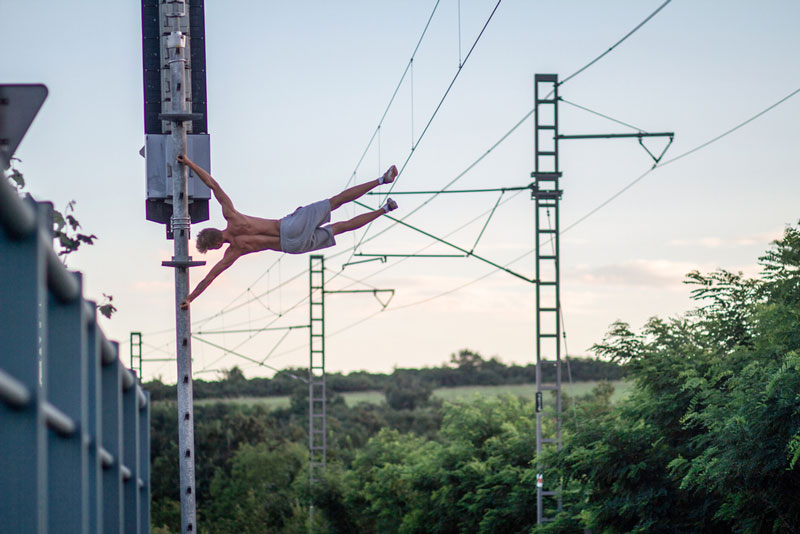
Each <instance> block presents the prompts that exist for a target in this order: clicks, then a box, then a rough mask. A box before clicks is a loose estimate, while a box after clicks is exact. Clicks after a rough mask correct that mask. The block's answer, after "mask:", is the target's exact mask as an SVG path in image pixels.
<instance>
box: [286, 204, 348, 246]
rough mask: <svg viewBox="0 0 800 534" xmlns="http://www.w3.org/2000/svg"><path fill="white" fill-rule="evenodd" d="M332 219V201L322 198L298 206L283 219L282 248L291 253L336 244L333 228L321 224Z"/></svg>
mask: <svg viewBox="0 0 800 534" xmlns="http://www.w3.org/2000/svg"><path fill="white" fill-rule="evenodd" d="M330 221H331V203H330V202H329V201H328V200H320V201H319V202H314V203H313V204H309V205H308V206H303V207H302V208H297V209H296V210H295V211H294V213H292V214H291V215H287V216H286V217H284V218H283V219H281V250H283V251H284V252H288V253H289V254H302V253H303V252H310V251H312V250H319V249H321V248H327V247H332V246H333V245H335V244H336V240H335V239H334V238H333V229H332V228H331V227H330V226H320V225H321V224H324V223H327V222H330Z"/></svg>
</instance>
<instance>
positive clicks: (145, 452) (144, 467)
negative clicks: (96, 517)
mask: <svg viewBox="0 0 800 534" xmlns="http://www.w3.org/2000/svg"><path fill="white" fill-rule="evenodd" d="M144 398H145V403H144V406H141V407H140V408H139V417H140V423H141V424H140V425H139V430H140V432H139V443H140V448H139V452H140V455H139V477H140V478H141V479H142V482H143V484H142V485H141V486H139V495H140V497H139V502H140V503H141V507H140V508H139V513H140V514H141V520H140V522H139V524H140V525H141V526H142V534H150V392H149V391H145V392H144Z"/></svg>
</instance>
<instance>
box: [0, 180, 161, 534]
mask: <svg viewBox="0 0 800 534" xmlns="http://www.w3.org/2000/svg"><path fill="white" fill-rule="evenodd" d="M52 209H53V208H52V205H50V204H47V203H35V202H33V201H32V200H30V199H26V200H22V199H20V198H19V195H18V194H17V192H16V191H15V190H14V189H13V187H11V185H9V183H8V181H7V180H6V179H5V177H3V178H2V179H0V280H2V284H0V347H2V349H0V459H2V460H1V461H0V523H1V524H2V525H3V526H2V527H1V529H2V531H3V532H14V533H19V534H43V533H56V532H70V533H78V534H89V533H91V534H99V533H122V532H125V533H132V534H147V533H149V532H150V398H149V393H147V392H146V391H144V390H143V389H142V387H141V386H140V385H139V383H138V380H137V379H136V375H135V374H134V373H133V372H131V371H130V370H128V369H126V368H125V367H124V366H123V364H122V362H121V361H120V360H119V357H118V346H117V344H116V343H113V342H110V341H109V340H108V339H106V337H105V335H104V334H103V332H102V330H101V329H100V327H99V326H98V325H97V321H96V308H95V304H94V303H92V302H89V301H86V300H84V299H83V297H82V281H81V275H80V273H75V272H70V271H68V270H67V269H66V268H65V267H64V266H63V265H62V264H61V262H60V261H59V259H58V256H57V254H56V253H55V251H54V250H53V246H52V243H53V237H52V216H53V213H52Z"/></svg>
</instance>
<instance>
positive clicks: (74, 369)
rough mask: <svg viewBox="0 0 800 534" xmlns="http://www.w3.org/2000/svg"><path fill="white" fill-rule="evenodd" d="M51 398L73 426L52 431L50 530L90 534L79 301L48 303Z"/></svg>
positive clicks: (52, 298) (53, 300)
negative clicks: (64, 430)
mask: <svg viewBox="0 0 800 534" xmlns="http://www.w3.org/2000/svg"><path fill="white" fill-rule="evenodd" d="M48 301H49V302H48V329H47V339H48V341H47V346H48V365H47V367H46V368H44V369H43V371H44V372H45V373H46V379H45V383H46V384H47V400H48V402H50V403H51V404H52V405H53V406H54V407H55V408H56V409H58V410H59V411H61V412H62V413H63V414H64V415H66V416H67V417H68V418H70V419H71V420H72V421H73V422H74V423H75V427H76V428H75V431H74V432H72V433H71V434H67V433H65V432H57V431H54V430H51V431H49V432H48V440H47V441H48V455H49V456H48V459H49V464H48V472H47V476H48V482H47V489H48V518H49V529H50V532H58V531H61V532H74V533H76V534H87V533H88V529H89V522H88V519H89V517H88V516H89V513H88V512H89V493H88V490H89V488H88V474H89V463H88V461H89V457H88V447H87V444H86V443H85V442H84V439H83V429H82V428H80V427H79V424H80V422H81V421H86V419H87V418H88V413H89V406H88V404H87V399H86V396H87V389H86V381H87V375H88V369H87V365H86V358H87V355H86V349H87V347H86V341H87V340H86V337H87V336H86V334H87V331H86V318H85V316H84V314H85V308H84V306H83V301H82V300H81V299H79V298H75V299H72V301H71V302H63V301H61V300H60V299H58V298H56V297H55V296H54V295H53V294H52V293H51V294H50V298H49V299H48Z"/></svg>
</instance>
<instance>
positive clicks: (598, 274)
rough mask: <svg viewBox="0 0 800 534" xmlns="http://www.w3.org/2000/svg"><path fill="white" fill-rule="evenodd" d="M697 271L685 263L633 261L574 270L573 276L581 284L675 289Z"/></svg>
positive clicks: (695, 266) (692, 265)
mask: <svg viewBox="0 0 800 534" xmlns="http://www.w3.org/2000/svg"><path fill="white" fill-rule="evenodd" d="M698 267H699V266H698V265H697V264H694V263H688V262H675V261H669V260H633V261H628V262H624V263H618V264H611V265H601V266H599V267H587V266H582V267H578V269H577V270H576V273H575V275H576V276H577V279H578V280H579V281H580V282H582V283H585V284H603V285H624V286H646V287H668V286H673V287H678V286H679V285H680V283H681V282H682V281H683V278H684V275H685V274H686V273H688V272H689V271H691V270H693V269H697V268H698ZM701 270H703V269H701Z"/></svg>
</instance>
